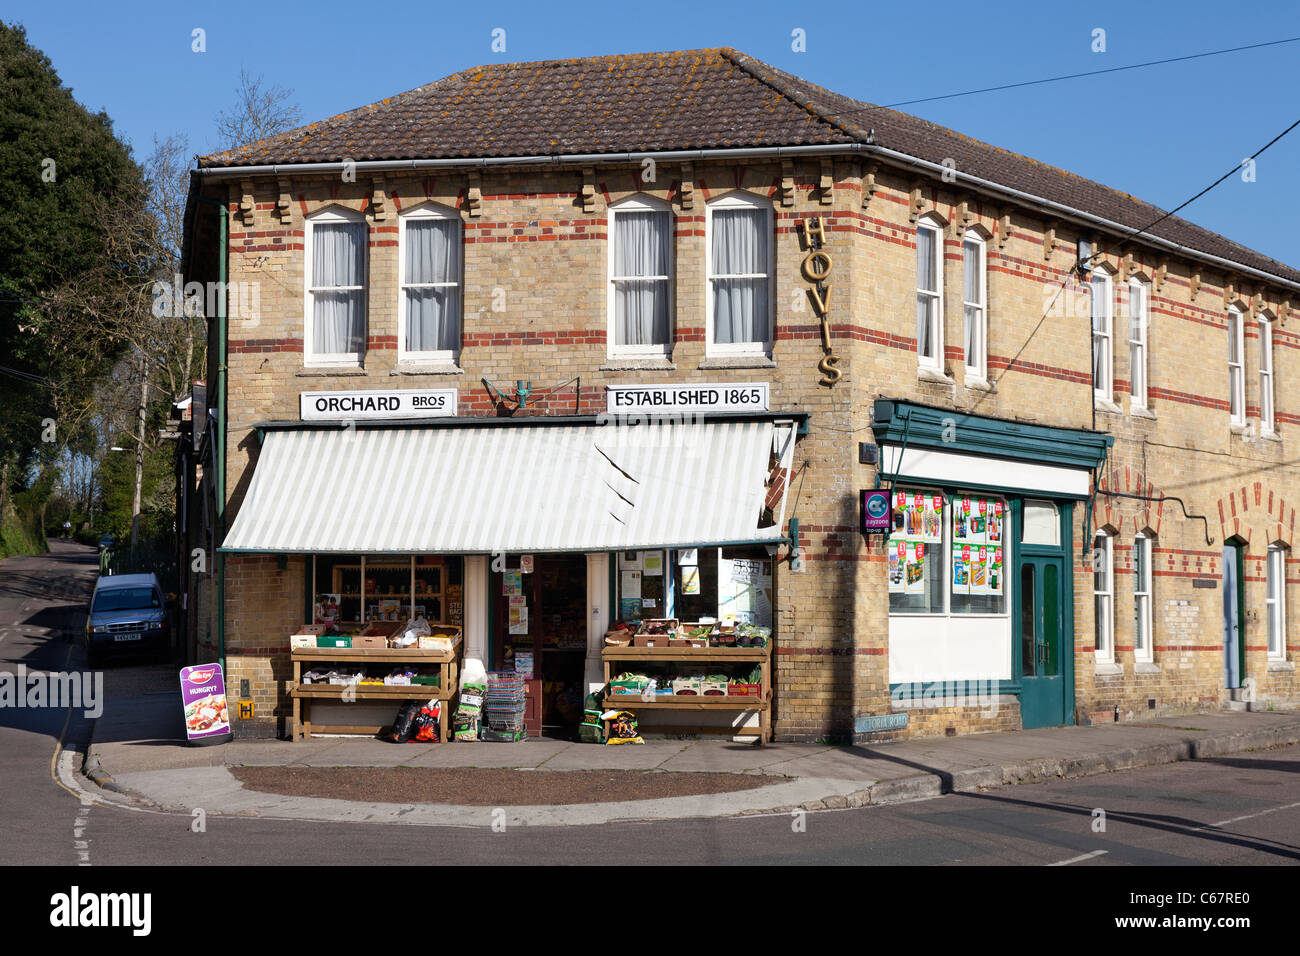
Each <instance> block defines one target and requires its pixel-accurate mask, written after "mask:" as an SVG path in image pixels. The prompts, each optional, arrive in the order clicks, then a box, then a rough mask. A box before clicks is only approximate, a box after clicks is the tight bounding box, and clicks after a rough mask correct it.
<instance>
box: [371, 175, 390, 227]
mask: <svg viewBox="0 0 1300 956" xmlns="http://www.w3.org/2000/svg"><path fill="white" fill-rule="evenodd" d="M370 211H371V213H372V214H373V215H374V217H375V221H376V222H382V221H383V220H384V219H387V218H388V190H387V189H385V187H384V177H383V176H375V177H373V178H372V179H371V180H370Z"/></svg>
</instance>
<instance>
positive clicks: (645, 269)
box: [614, 212, 670, 345]
mask: <svg viewBox="0 0 1300 956" xmlns="http://www.w3.org/2000/svg"><path fill="white" fill-rule="evenodd" d="M669 230H670V221H669V217H668V214H667V213H666V212H622V213H615V215H614V275H615V276H617V277H619V278H616V279H615V280H614V341H615V343H616V344H618V345H667V344H668V280H667V279H632V278H629V277H631V276H667V275H668V269H669V258H670V251H669Z"/></svg>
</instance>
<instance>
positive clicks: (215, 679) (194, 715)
mask: <svg viewBox="0 0 1300 956" xmlns="http://www.w3.org/2000/svg"><path fill="white" fill-rule="evenodd" d="M181 706H182V707H183V708H184V711H185V735H186V737H187V739H189V740H210V739H212V738H215V737H224V736H227V735H229V734H230V716H229V715H228V714H227V713H226V679H225V676H224V675H223V674H222V673H221V665H220V664H196V665H193V666H191V667H183V668H181Z"/></svg>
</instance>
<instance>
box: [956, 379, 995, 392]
mask: <svg viewBox="0 0 1300 956" xmlns="http://www.w3.org/2000/svg"><path fill="white" fill-rule="evenodd" d="M962 384H963V385H965V386H966V387H967V388H974V389H978V390H979V391H981V392H996V391H997V387H996V386H995V385H994V384H993V383H992V382H990V381H989V380H988V379H986V378H983V377H981V376H979V375H967V376H966V378H965V380H964V381H963V382H962Z"/></svg>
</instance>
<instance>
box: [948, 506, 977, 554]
mask: <svg viewBox="0 0 1300 956" xmlns="http://www.w3.org/2000/svg"><path fill="white" fill-rule="evenodd" d="M952 505H953V507H952V540H953V544H970V543H971V542H973V541H974V540H975V534H974V531H973V529H972V520H971V519H972V518H973V517H974V514H973V513H972V512H973V511H974V509H973V508H972V502H971V500H970V498H968V497H964V496H963V497H961V498H954V499H953V501H952Z"/></svg>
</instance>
